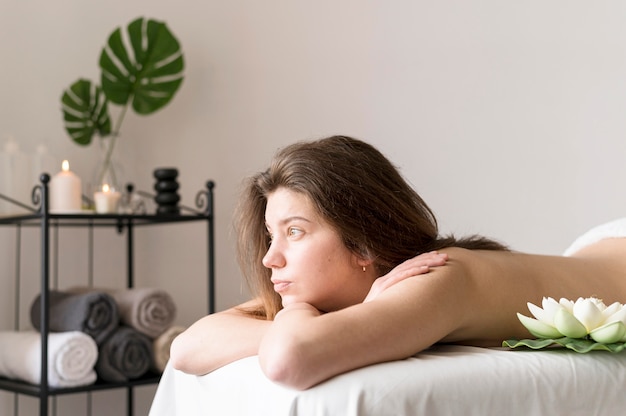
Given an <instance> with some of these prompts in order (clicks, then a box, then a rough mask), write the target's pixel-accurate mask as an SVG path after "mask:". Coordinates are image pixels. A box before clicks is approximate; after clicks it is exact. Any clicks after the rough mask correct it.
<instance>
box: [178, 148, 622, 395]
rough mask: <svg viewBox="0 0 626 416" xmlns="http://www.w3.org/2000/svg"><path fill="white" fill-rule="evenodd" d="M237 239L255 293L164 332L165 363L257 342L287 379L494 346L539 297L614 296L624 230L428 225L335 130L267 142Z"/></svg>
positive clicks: (427, 217) (375, 161)
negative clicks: (546, 236) (580, 243)
mask: <svg viewBox="0 0 626 416" xmlns="http://www.w3.org/2000/svg"><path fill="white" fill-rule="evenodd" d="M236 224H237V228H238V253H239V260H240V263H241V266H242V270H243V272H244V275H245V276H246V278H247V280H248V282H249V284H250V287H251V290H252V292H253V294H254V295H255V298H254V300H252V301H250V302H248V303H246V304H244V305H241V306H239V307H236V308H233V309H230V310H227V311H224V312H221V313H217V314H213V315H211V316H207V317H204V318H202V319H201V320H199V321H198V322H197V323H195V324H194V325H192V326H191V327H190V328H189V329H188V330H187V331H185V332H184V333H183V334H181V335H180V336H179V337H178V338H177V339H176V340H175V341H174V343H173V345H172V349H171V362H172V365H173V367H174V368H176V369H179V370H182V371H184V372H188V373H192V374H205V373H208V372H210V371H212V370H214V369H216V368H218V367H220V366H223V365H225V364H228V363H230V362H232V361H234V360H237V359H240V358H243V357H246V356H251V355H256V354H258V355H259V361H260V364H261V367H262V369H263V371H264V372H265V374H266V375H267V376H268V377H269V378H270V379H272V380H274V381H276V382H278V383H282V384H285V385H287V386H291V387H294V388H297V389H306V388H309V387H311V386H313V385H315V384H317V383H319V382H321V381H323V380H326V379H328V378H330V377H332V376H335V375H337V374H340V373H343V372H346V371H350V370H353V369H356V368H359V367H363V366H366V365H370V364H374V363H380V362H384V361H390V360H397V359H403V358H406V357H409V356H411V355H414V354H416V353H418V352H419V351H421V350H423V349H425V348H428V347H429V346H431V345H433V344H435V343H438V342H443V343H462V344H469V345H476V346H499V345H501V343H502V340H504V339H507V338H527V337H530V334H529V333H528V332H527V330H526V329H525V328H524V327H523V326H522V325H521V324H520V322H519V321H518V319H517V316H516V313H517V312H524V311H525V310H526V308H527V306H526V304H527V302H532V303H535V304H538V303H540V302H541V299H542V297H544V296H550V297H553V298H557V299H558V298H561V297H564V298H568V299H576V298H578V297H589V296H592V295H593V296H598V297H600V298H603V299H604V300H605V302H614V301H621V302H624V301H626V256H624V255H623V253H624V252H626V239H623V238H620V239H604V240H602V241H599V242H597V243H596V244H593V245H590V246H587V247H585V248H582V249H581V250H579V251H578V252H577V253H575V255H573V256H571V257H560V256H539V255H528V254H522V253H515V252H512V251H510V250H508V249H507V248H506V247H504V246H503V245H501V244H499V243H497V242H495V241H491V240H489V239H486V238H483V237H479V236H473V237H469V238H464V239H455V238H454V237H453V236H449V237H440V236H439V234H438V230H437V223H436V220H435V217H434V215H433V213H432V212H431V210H430V209H429V208H428V206H427V205H426V204H425V203H424V201H423V200H422V199H421V198H420V197H419V196H418V195H417V193H415V191H414V190H413V189H412V188H411V187H410V186H409V185H408V184H407V183H406V181H405V180H404V179H403V178H402V177H401V175H400V174H399V173H398V171H397V170H396V169H395V168H394V166H393V165H392V164H391V163H390V162H389V161H388V160H387V159H386V158H385V157H384V156H383V155H382V154H381V153H380V152H379V151H377V150H376V149H375V148H373V147H372V146H370V145H368V144H366V143H364V142H362V141H359V140H356V139H352V138H349V137H343V136H335V137H330V138H327V139H322V140H319V141H314V142H305V143H298V144H294V145H292V146H289V147H287V148H285V149H283V150H281V151H280V152H279V153H278V154H277V155H276V156H275V158H274V160H273V162H272V163H271V165H270V167H269V169H268V170H266V171H265V172H262V173H259V174H257V175H256V176H254V177H253V178H251V179H250V181H249V182H248V184H247V188H246V190H245V192H244V195H243V197H242V200H241V203H240V205H239V208H238V213H237V216H236Z"/></svg>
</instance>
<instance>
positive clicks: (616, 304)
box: [602, 302, 624, 322]
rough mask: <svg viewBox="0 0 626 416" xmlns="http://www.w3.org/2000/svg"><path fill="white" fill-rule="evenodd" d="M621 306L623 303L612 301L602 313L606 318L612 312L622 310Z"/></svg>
mask: <svg viewBox="0 0 626 416" xmlns="http://www.w3.org/2000/svg"><path fill="white" fill-rule="evenodd" d="M623 307H624V305H622V304H621V303H619V302H613V303H612V304H610V305H609V306H607V307H606V309H605V310H603V311H602V313H603V314H604V316H606V317H607V318H608V317H610V316H611V315H613V314H615V313H617V312H619V311H620V310H622V309H623ZM607 322H608V321H607Z"/></svg>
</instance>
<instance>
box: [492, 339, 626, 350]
mask: <svg viewBox="0 0 626 416" xmlns="http://www.w3.org/2000/svg"><path fill="white" fill-rule="evenodd" d="M558 345H560V346H561V347H565V348H568V349H570V350H573V351H576V352H579V353H586V352H589V351H595V350H601V351H610V352H613V353H618V352H621V351H623V350H624V349H625V348H626V343H623V342H615V343H611V344H602V343H599V342H595V341H593V340H590V339H583V338H568V337H563V338H556V339H520V340H517V339H507V340H505V341H503V342H502V346H503V347H509V348H517V347H528V348H531V349H534V350H538V349H544V348H552V347H555V346H558Z"/></svg>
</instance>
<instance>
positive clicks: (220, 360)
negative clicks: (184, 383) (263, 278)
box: [170, 300, 271, 375]
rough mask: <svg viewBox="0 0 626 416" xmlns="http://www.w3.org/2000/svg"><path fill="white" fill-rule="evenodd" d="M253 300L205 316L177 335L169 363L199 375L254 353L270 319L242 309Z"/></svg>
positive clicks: (256, 351)
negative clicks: (261, 317) (250, 313)
mask: <svg viewBox="0 0 626 416" xmlns="http://www.w3.org/2000/svg"><path fill="white" fill-rule="evenodd" d="M257 303H258V302H257V301H256V300H253V301H250V302H247V303H244V304H243V305H241V306H239V307H237V308H232V309H228V310H226V311H223V312H219V313H215V314H212V315H208V316H205V317H204V318H202V319H200V320H198V321H197V322H196V323H194V324H193V325H191V326H190V327H189V328H188V329H187V330H186V331H185V332H183V333H182V334H180V335H179V336H177V337H176V338H175V339H174V341H173V342H172V347H171V349H170V361H171V362H172V366H173V367H174V368H175V369H177V370H180V371H183V372H185V373H189V374H195V375H202V374H206V373H209V372H211V371H213V370H216V369H218V368H220V367H222V366H224V365H226V364H229V363H231V362H233V361H236V360H238V359H241V358H244V357H250V356H252V355H256V354H257V353H258V351H259V345H260V343H261V339H262V338H263V336H264V335H265V332H266V331H267V329H268V328H269V326H270V324H271V321H267V320H263V319H257V318H255V317H253V316H251V315H249V314H246V313H245V312H244V311H243V310H242V309H243V308H248V307H253V306H255V305H256V304H257Z"/></svg>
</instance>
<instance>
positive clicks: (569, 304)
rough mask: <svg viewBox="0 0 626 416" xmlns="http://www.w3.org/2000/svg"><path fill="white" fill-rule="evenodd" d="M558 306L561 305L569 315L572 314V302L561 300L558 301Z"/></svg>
mask: <svg viewBox="0 0 626 416" xmlns="http://www.w3.org/2000/svg"><path fill="white" fill-rule="evenodd" d="M559 305H561V306H562V307H564V308H565V309H566V310H568V311H569V312H570V313H573V312H574V302H572V301H571V300H569V299H565V298H561V299H559Z"/></svg>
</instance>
